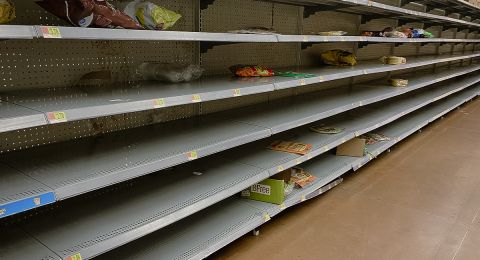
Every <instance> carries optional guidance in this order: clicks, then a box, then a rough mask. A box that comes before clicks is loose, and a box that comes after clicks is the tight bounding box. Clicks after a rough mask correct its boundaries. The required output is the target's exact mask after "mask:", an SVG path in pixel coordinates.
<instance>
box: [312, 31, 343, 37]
mask: <svg viewBox="0 0 480 260" xmlns="http://www.w3.org/2000/svg"><path fill="white" fill-rule="evenodd" d="M312 34H316V35H320V36H343V35H347V34H348V33H347V32H344V31H328V32H317V33H312Z"/></svg>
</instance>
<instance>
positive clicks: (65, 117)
mask: <svg viewBox="0 0 480 260" xmlns="http://www.w3.org/2000/svg"><path fill="white" fill-rule="evenodd" d="M245 1H246V2H245ZM15 2H16V4H17V5H18V6H17V16H18V18H17V20H16V21H15V22H14V23H15V24H8V25H0V39H2V41H0V63H2V65H1V71H0V154H1V158H0V226H1V227H0V233H1V234H2V235H3V236H2V237H1V238H0V259H3V258H5V259H69V260H78V259H91V258H96V257H98V258H99V259H202V258H205V257H207V256H208V255H210V254H212V253H213V252H215V251H217V250H219V249H221V248H222V247H223V246H225V245H227V244H228V243H230V242H232V241H234V240H235V239H237V238H239V237H241V236H243V235H244V234H247V233H248V232H250V231H252V230H254V229H256V228H258V227H259V226H261V225H262V224H263V223H265V222H266V221H268V220H270V218H272V217H274V216H276V215H277V214H278V213H280V212H281V211H283V210H284V209H286V208H288V207H292V206H294V205H297V204H300V203H302V202H304V201H305V200H308V199H312V198H314V197H316V196H318V195H320V194H322V193H324V192H326V191H328V190H330V189H332V188H334V187H336V186H337V185H341V181H342V176H343V175H344V174H347V173H348V172H350V171H352V170H354V171H356V170H358V169H359V168H361V167H362V166H363V165H365V164H367V163H368V162H370V161H372V160H374V159H375V158H376V157H378V156H380V155H381V154H382V153H383V152H385V151H387V150H388V149H391V148H392V147H393V146H394V145H396V144H397V143H399V142H400V141H401V140H403V139H404V138H406V137H407V136H409V135H412V134H413V133H415V132H416V131H418V130H420V129H421V128H423V127H425V126H426V125H427V124H429V123H431V122H433V121H434V120H436V119H438V118H439V117H441V116H442V115H444V114H446V113H448V112H449V111H451V110H452V109H454V108H455V107H458V106H460V105H461V104H463V103H465V102H467V101H468V100H470V99H472V98H474V97H476V96H477V95H479V94H480V77H479V76H478V75H479V73H478V71H479V70H480V63H479V61H480V58H479V57H480V48H479V46H480V45H479V43H480V37H479V34H478V28H479V27H480V20H478V18H479V17H478V12H479V11H480V9H478V8H477V7H474V6H473V5H470V4H467V3H466V2H464V1H462V0H420V2H421V3H423V4H425V5H424V6H420V5H415V7H412V5H411V4H409V3H410V1H400V0H398V1H397V0H388V1H383V2H384V3H377V2H374V1H367V0H360V1H357V0H335V1H331V0H328V1H323V0H322V1H319V0H302V1H294V0H274V1H250V0H242V1H240V0H208V1H203V0H202V1H190V0H188V1H187V0H185V1H184V0H180V1H173V0H166V1H162V4H164V5H166V7H167V8H170V9H172V10H175V11H177V12H181V13H182V16H183V17H182V20H181V21H180V22H179V23H178V24H177V25H176V27H174V29H175V31H146V30H123V29H98V28H97V29H94V28H74V27H69V26H68V25H66V24H65V23H63V22H62V21H59V20H58V19H57V18H55V17H53V16H52V15H50V14H48V13H45V12H43V11H42V10H41V9H40V8H39V7H38V6H36V5H35V4H34V3H33V2H32V3H30V2H29V1H15ZM386 2H389V3H391V4H388V5H387V4H385V3H386ZM415 2H419V1H415ZM452 3H455V4H456V5H458V6H457V7H455V8H453V7H452V8H450V7H449V6H450V5H451V4H452ZM432 6H434V7H438V8H439V9H442V8H443V9H444V11H445V12H443V15H442V14H441V13H440V12H439V11H438V10H434V11H432V10H433V8H432ZM239 7H240V9H239ZM413 9H415V10H413ZM332 12H335V13H334V14H338V19H335V21H334V23H333V22H332V21H330V20H329V18H328V17H329V15H331V14H332ZM454 12H459V13H460V15H452V13H454ZM24 14H28V17H26V16H25V15H24ZM461 15H465V16H469V17H465V18H462V19H461V17H462V16H461ZM406 24H407V25H409V26H415V27H424V28H425V29H426V28H432V30H433V31H434V32H435V35H437V36H438V37H436V38H428V39H401V38H379V37H363V36H356V35H359V34H360V32H361V31H362V30H381V29H383V28H384V27H396V26H401V25H406ZM249 26H265V27H275V30H276V31H277V33H275V34H236V33H228V32H229V31H232V30H235V29H239V28H243V27H249ZM432 26H433V27H432ZM307 28H308V29H307ZM311 28H315V30H316V29H317V28H318V31H329V30H344V31H347V32H349V35H348V36H318V35H312V34H307V33H309V32H310V31H311ZM46 29H54V31H56V32H57V33H55V35H51V34H50V33H45V32H47V31H48V30H46ZM462 30H463V31H462ZM369 43H377V44H376V45H375V46H370V45H368V44H369ZM335 48H342V49H346V50H349V51H351V52H353V53H354V54H355V55H356V56H357V57H358V65H356V66H352V67H335V66H324V65H322V66H320V65H318V64H317V63H316V62H315V58H312V57H315V54H319V53H321V51H323V50H328V49H335ZM388 55H397V56H405V57H406V58H407V61H408V62H407V64H402V65H384V64H381V62H380V61H379V58H380V57H382V56H388ZM312 59H313V60H312ZM146 61H155V62H172V63H183V64H199V65H202V66H203V67H204V68H205V69H206V73H205V75H204V76H203V77H202V79H200V80H198V81H193V82H189V83H181V84H167V83H159V82H145V81H139V80H138V78H137V75H136V67H137V66H138V65H139V64H141V63H143V62H146ZM235 63H247V64H265V65H267V66H270V67H273V68H274V69H275V70H278V71H296V72H302V73H309V74H313V75H314V76H310V77H293V78H292V77H279V76H276V77H270V78H249V79H242V78H234V77H232V76H231V75H230V74H227V73H228V71H227V68H228V66H230V65H233V64H235ZM97 71H106V72H108V74H109V75H110V76H111V78H109V80H110V81H111V82H109V84H100V83H99V84H96V83H94V84H92V85H91V86H90V85H88V86H84V85H82V84H77V83H78V81H79V79H80V78H81V77H82V76H83V75H85V74H87V73H89V72H97ZM387 78H403V79H408V80H409V84H408V87H406V88H395V87H392V86H390V85H389V84H388V83H387V81H386V79H387ZM320 124H325V125H334V126H338V127H342V128H343V129H344V131H343V132H341V133H339V134H336V135H325V134H318V133H314V132H312V131H310V130H309V129H310V127H311V126H313V125H320ZM372 131H375V132H376V131H379V132H381V133H384V134H386V135H388V136H390V137H391V138H392V139H391V141H388V142H382V143H377V144H374V145H369V146H368V154H367V155H366V156H365V157H361V158H356V157H347V156H335V155H333V154H334V153H333V151H334V150H335V148H336V147H337V146H338V145H340V144H342V143H344V142H346V141H348V140H350V139H353V138H355V137H358V136H360V135H362V134H365V133H368V132H372ZM275 140H292V141H293V140H294V141H298V142H302V143H309V144H312V150H311V151H310V152H309V153H308V154H306V155H297V154H290V153H282V152H275V151H271V150H269V149H266V147H267V146H268V145H269V144H270V143H272V142H273V141H275ZM294 166H300V167H302V168H304V169H306V170H307V171H309V172H311V173H312V174H313V175H315V176H316V177H317V180H316V181H315V182H314V183H313V184H312V185H310V186H308V187H306V188H304V189H295V190H294V192H293V193H292V194H290V195H289V196H288V197H287V198H286V200H285V201H284V203H282V204H281V205H274V204H269V203H264V202H258V201H251V200H246V199H242V198H240V196H239V195H238V193H239V192H241V191H242V190H244V189H246V188H248V187H250V186H251V185H253V184H255V183H258V182H260V181H262V180H264V179H266V178H269V177H270V176H273V175H275V174H277V173H278V172H281V171H283V170H285V169H289V168H291V167H294Z"/></svg>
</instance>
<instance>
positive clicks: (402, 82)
mask: <svg viewBox="0 0 480 260" xmlns="http://www.w3.org/2000/svg"><path fill="white" fill-rule="evenodd" d="M388 83H389V84H390V85H392V86H394V87H397V88H404V87H407V86H408V79H388Z"/></svg>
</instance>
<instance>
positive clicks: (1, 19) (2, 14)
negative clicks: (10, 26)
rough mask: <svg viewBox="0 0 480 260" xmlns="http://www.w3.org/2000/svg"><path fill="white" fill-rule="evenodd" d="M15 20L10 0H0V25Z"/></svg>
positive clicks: (13, 7)
mask: <svg viewBox="0 0 480 260" xmlns="http://www.w3.org/2000/svg"><path fill="white" fill-rule="evenodd" d="M13 19H15V5H14V4H13V2H12V1H11V0H0V24H2V23H8V22H11V21H13Z"/></svg>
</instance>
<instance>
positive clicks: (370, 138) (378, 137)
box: [360, 133, 391, 144]
mask: <svg viewBox="0 0 480 260" xmlns="http://www.w3.org/2000/svg"><path fill="white" fill-rule="evenodd" d="M360 138H363V139H365V140H366V144H376V143H378V142H386V141H390V140H391V139H390V137H388V136H386V135H384V134H380V133H366V134H363V135H362V136H360Z"/></svg>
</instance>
